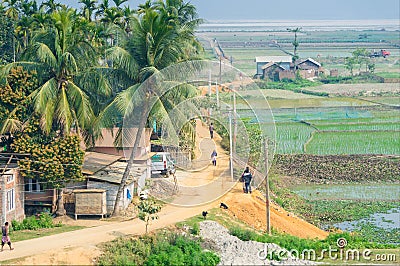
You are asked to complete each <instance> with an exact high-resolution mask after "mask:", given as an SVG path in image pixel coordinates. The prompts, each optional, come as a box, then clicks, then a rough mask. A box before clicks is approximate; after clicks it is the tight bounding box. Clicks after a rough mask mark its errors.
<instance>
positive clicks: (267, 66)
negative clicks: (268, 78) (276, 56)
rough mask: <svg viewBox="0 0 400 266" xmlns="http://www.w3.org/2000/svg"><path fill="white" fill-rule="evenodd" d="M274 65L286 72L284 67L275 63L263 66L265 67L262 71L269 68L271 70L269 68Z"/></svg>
mask: <svg viewBox="0 0 400 266" xmlns="http://www.w3.org/2000/svg"><path fill="white" fill-rule="evenodd" d="M273 65H276V66H277V67H279V68H280V69H283V70H285V68H284V67H283V66H281V65H279V64H277V63H275V62H269V63H266V64H265V65H263V66H262V67H261V69H267V68H269V67H271V66H273Z"/></svg>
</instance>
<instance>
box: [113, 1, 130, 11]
mask: <svg viewBox="0 0 400 266" xmlns="http://www.w3.org/2000/svg"><path fill="white" fill-rule="evenodd" d="M127 1H128V0H113V2H114V4H115V7H116V8H118V9H119V8H120V7H121V5H122V4H123V3H125V2H127Z"/></svg>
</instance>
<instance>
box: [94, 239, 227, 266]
mask: <svg viewBox="0 0 400 266" xmlns="http://www.w3.org/2000/svg"><path fill="white" fill-rule="evenodd" d="M104 249H105V251H104V253H103V255H102V256H101V257H100V258H99V260H98V264H99V265H217V264H218V263H219V260H220V259H219V257H218V256H217V255H215V254H214V253H212V252H209V251H203V250H202V249H201V246H200V243H199V241H195V240H192V239H189V238H187V237H184V236H180V235H177V234H175V233H170V232H167V233H160V234H158V235H156V236H148V235H146V236H143V237H140V238H130V239H127V238H119V239H117V240H115V241H113V242H112V243H109V244H107V245H106V246H105V248H104Z"/></svg>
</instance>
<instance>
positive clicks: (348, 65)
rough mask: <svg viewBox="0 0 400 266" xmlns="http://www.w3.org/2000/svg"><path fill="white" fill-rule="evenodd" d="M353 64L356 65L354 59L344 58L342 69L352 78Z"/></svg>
mask: <svg viewBox="0 0 400 266" xmlns="http://www.w3.org/2000/svg"><path fill="white" fill-rule="evenodd" d="M355 64H356V60H355V59H354V57H346V58H345V63H344V67H345V68H346V69H347V70H349V71H350V75H352V76H353V69H354V66H355Z"/></svg>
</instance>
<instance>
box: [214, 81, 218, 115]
mask: <svg viewBox="0 0 400 266" xmlns="http://www.w3.org/2000/svg"><path fill="white" fill-rule="evenodd" d="M218 87H219V85H218V81H215V95H216V96H217V109H218V110H219V90H218Z"/></svg>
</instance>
